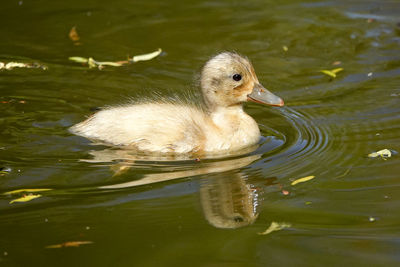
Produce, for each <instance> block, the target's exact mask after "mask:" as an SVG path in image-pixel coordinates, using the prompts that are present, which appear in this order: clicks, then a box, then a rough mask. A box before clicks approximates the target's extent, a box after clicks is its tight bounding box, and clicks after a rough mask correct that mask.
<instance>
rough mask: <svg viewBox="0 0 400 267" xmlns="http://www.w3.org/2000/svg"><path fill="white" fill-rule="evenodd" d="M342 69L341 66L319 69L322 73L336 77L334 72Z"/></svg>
mask: <svg viewBox="0 0 400 267" xmlns="http://www.w3.org/2000/svg"><path fill="white" fill-rule="evenodd" d="M342 70H344V69H343V68H336V69H333V70H320V72H322V73H323V74H326V75H328V76H330V77H332V78H336V73H339V72H341V71H342Z"/></svg>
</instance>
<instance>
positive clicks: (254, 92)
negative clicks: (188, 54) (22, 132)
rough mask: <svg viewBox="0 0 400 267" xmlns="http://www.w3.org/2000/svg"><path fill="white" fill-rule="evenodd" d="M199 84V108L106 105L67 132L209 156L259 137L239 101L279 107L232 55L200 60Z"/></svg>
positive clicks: (146, 149)
mask: <svg viewBox="0 0 400 267" xmlns="http://www.w3.org/2000/svg"><path fill="white" fill-rule="evenodd" d="M201 88H202V93H203V97H204V100H205V101H204V102H205V107H204V108H198V107H195V106H194V105H189V104H182V103H168V102H165V101H164V102H157V101H154V102H146V103H137V104H133V105H126V106H119V107H111V108H106V109H104V110H102V111H99V112H97V113H95V114H94V115H92V116H91V117H90V118H88V119H87V120H85V121H83V122H81V123H78V124H76V125H74V126H73V127H71V128H70V130H71V132H73V133H75V134H77V135H81V136H84V137H86V138H89V139H94V140H98V141H102V142H105V143H107V144H111V145H122V146H127V147H130V148H133V149H137V150H139V151H143V152H153V153H154V152H161V153H189V154H193V155H204V154H214V153H218V152H219V153H221V152H223V151H235V150H239V149H242V148H244V147H248V146H250V145H254V144H256V143H257V142H258V141H259V139H260V131H259V129H258V126H257V123H256V122H255V121H254V120H253V119H252V118H251V117H250V116H249V115H247V114H246V113H245V112H244V111H243V107H242V103H243V102H246V101H247V100H251V101H254V102H259V103H264V104H268V105H273V106H283V100H282V99H281V98H279V97H278V96H275V95H273V94H272V93H270V92H269V91H268V90H266V89H265V88H264V87H263V86H262V85H261V84H260V83H259V82H258V79H257V76H256V74H255V72H254V69H253V66H252V65H251V63H250V62H249V61H248V60H247V59H246V58H244V57H241V56H239V55H238V54H235V53H229V52H225V53H221V54H219V55H217V56H215V57H213V58H212V59H210V60H209V61H208V62H207V63H206V64H205V66H204V67H203V70H202V74H201Z"/></svg>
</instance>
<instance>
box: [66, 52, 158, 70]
mask: <svg viewBox="0 0 400 267" xmlns="http://www.w3.org/2000/svg"><path fill="white" fill-rule="evenodd" d="M161 52H162V50H161V48H159V49H158V50H157V51H154V52H152V53H149V54H143V55H137V56H134V57H132V58H131V59H129V58H128V60H123V61H115V62H114V61H97V60H95V59H93V58H92V57H90V58H85V57H69V58H68V59H69V60H71V61H74V62H77V63H83V64H87V65H88V66H89V68H98V69H100V70H101V69H103V68H104V67H105V66H112V67H121V66H123V65H127V64H130V63H136V62H138V61H146V60H151V59H153V58H155V57H157V56H159V55H160V54H161Z"/></svg>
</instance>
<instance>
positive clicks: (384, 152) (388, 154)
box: [368, 148, 392, 160]
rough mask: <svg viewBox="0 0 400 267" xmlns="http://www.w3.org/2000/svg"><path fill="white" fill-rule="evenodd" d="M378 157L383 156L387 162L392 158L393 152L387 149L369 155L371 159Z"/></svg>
mask: <svg viewBox="0 0 400 267" xmlns="http://www.w3.org/2000/svg"><path fill="white" fill-rule="evenodd" d="M378 156H381V157H382V158H383V159H384V160H386V158H390V157H391V156H392V152H391V151H390V150H389V149H386V148H385V149H382V150H379V151H377V152H373V153H371V154H368V157H369V158H376V157H378Z"/></svg>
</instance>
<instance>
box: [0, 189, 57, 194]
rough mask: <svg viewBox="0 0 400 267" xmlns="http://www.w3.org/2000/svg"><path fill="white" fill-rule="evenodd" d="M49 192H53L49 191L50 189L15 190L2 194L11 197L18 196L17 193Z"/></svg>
mask: <svg viewBox="0 0 400 267" xmlns="http://www.w3.org/2000/svg"><path fill="white" fill-rule="evenodd" d="M49 190H53V189H50V188H29V189H17V190H13V191H8V192H5V193H3V194H4V195H12V194H18V193H22V192H26V193H32V192H43V191H49Z"/></svg>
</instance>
